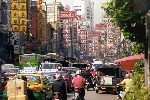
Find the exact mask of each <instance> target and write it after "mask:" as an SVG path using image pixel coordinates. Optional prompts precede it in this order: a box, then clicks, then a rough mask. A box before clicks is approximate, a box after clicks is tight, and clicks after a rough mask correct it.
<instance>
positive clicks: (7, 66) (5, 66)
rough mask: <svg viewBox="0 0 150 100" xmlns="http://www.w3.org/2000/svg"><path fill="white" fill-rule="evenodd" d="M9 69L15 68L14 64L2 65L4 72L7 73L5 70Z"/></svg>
mask: <svg viewBox="0 0 150 100" xmlns="http://www.w3.org/2000/svg"><path fill="white" fill-rule="evenodd" d="M7 68H15V65H14V64H2V65H1V69H2V70H3V71H5V69H7Z"/></svg>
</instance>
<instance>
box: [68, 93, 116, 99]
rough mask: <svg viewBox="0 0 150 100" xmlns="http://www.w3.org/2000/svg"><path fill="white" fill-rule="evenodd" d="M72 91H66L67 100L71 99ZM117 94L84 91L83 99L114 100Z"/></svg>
mask: <svg viewBox="0 0 150 100" xmlns="http://www.w3.org/2000/svg"><path fill="white" fill-rule="evenodd" d="M72 96H73V94H72V93H68V100H72ZM116 98H117V95H114V94H111V93H110V94H108V93H102V94H98V93H95V91H86V92H85V100H116Z"/></svg>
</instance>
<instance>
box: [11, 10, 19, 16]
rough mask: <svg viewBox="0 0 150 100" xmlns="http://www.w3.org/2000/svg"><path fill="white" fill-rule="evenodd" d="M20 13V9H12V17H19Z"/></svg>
mask: <svg viewBox="0 0 150 100" xmlns="http://www.w3.org/2000/svg"><path fill="white" fill-rule="evenodd" d="M18 15H19V11H18V10H12V11H11V16H12V17H18Z"/></svg>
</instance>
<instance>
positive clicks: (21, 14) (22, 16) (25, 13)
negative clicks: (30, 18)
mask: <svg viewBox="0 0 150 100" xmlns="http://www.w3.org/2000/svg"><path fill="white" fill-rule="evenodd" d="M19 16H20V18H26V17H27V12H26V11H20V12H19Z"/></svg>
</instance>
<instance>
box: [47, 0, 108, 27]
mask: <svg viewBox="0 0 150 100" xmlns="http://www.w3.org/2000/svg"><path fill="white" fill-rule="evenodd" d="M54 1H55V0H45V2H47V3H49V2H54ZM56 1H57V2H61V3H62V4H63V5H64V6H65V5H67V4H68V5H70V6H72V5H73V1H74V0H56ZM92 1H94V24H99V23H100V22H101V19H102V16H103V10H102V9H101V4H102V3H105V2H107V1H108V0H92Z"/></svg>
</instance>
